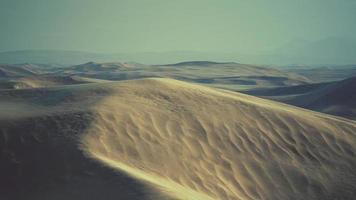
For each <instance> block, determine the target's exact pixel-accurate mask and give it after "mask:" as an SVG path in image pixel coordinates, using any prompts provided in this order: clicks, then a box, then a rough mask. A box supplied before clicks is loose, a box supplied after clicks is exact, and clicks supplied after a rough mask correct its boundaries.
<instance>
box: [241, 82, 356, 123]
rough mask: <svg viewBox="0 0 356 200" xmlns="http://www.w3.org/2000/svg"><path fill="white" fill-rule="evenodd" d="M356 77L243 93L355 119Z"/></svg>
mask: <svg viewBox="0 0 356 200" xmlns="http://www.w3.org/2000/svg"><path fill="white" fill-rule="evenodd" d="M355 91H356V77H352V78H348V79H345V80H342V81H335V82H327V83H317V84H307V85H298V86H291V87H277V88H260V89H254V90H248V91H244V92H245V93H247V94H252V95H257V96H261V97H264V98H269V99H273V100H277V101H281V102H285V103H288V104H292V105H296V106H300V107H303V108H307V109H311V110H315V111H319V112H324V113H328V114H332V115H338V116H342V117H346V118H349V119H353V120H355V119H356V93H355Z"/></svg>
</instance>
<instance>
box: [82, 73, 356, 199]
mask: <svg viewBox="0 0 356 200" xmlns="http://www.w3.org/2000/svg"><path fill="white" fill-rule="evenodd" d="M113 91H114V92H112V94H111V95H109V96H108V97H105V98H104V99H103V100H101V101H100V102H98V103H97V104H96V105H95V106H93V107H92V110H93V113H95V117H94V118H95V120H94V121H93V122H92V123H91V125H90V127H89V128H88V129H87V130H86V133H85V134H84V135H83V137H82V139H81V140H82V148H83V150H84V151H86V152H87V154H88V155H89V156H90V157H92V158H94V159H97V160H100V161H101V162H102V163H103V164H105V165H107V166H110V167H112V168H114V169H117V170H120V171H123V172H125V173H127V174H129V175H130V176H132V177H135V178H137V179H139V180H142V181H144V182H146V183H148V184H152V185H154V186H157V188H159V189H161V190H162V191H163V192H165V193H167V194H170V195H171V196H173V197H176V198H179V199H192V200H199V199H221V200H223V199H224V200H225V199H241V200H250V199H251V200H252V199H256V200H257V199H353V198H354V195H356V194H355V192H356V186H355V185H356V184H355V183H356V182H355V181H356V172H355V169H356V165H355V164H356V158H355V150H356V135H355V133H356V124H355V122H353V121H351V120H344V119H337V118H334V117H332V116H329V115H325V114H321V113H316V112H312V111H308V110H303V109H300V108H296V107H292V106H288V105H285V104H281V103H276V102H272V101H269V100H262V99H259V98H256V97H252V96H248V95H243V94H239V93H233V92H228V91H224V90H217V89H212V88H208V87H203V86H197V85H194V84H187V83H184V82H180V81H175V80H170V79H144V80H136V81H124V82H121V83H118V84H117V85H116V86H115V87H113Z"/></svg>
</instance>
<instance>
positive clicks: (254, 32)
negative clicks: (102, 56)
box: [0, 0, 356, 53]
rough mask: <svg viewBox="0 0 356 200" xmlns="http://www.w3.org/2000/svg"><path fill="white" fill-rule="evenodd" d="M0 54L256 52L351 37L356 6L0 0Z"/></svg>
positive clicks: (286, 0)
mask: <svg viewBox="0 0 356 200" xmlns="http://www.w3.org/2000/svg"><path fill="white" fill-rule="evenodd" d="M0 27H1V30H0V51H8V50H20V49H62V50H84V51H91V52H107V53H109V52H142V51H158V52H160V51H177V50H190V51H220V52H256V51H259V50H264V49H269V48H278V47H279V46H283V45H284V44H286V43H288V42H290V41H293V40H318V39H323V38H327V37H333V36H336V37H353V36H354V34H355V33H356V0H0Z"/></svg>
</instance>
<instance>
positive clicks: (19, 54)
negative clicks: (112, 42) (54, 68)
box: [0, 50, 113, 65]
mask: <svg viewBox="0 0 356 200" xmlns="http://www.w3.org/2000/svg"><path fill="white" fill-rule="evenodd" d="M112 59H113V56H111V55H106V54H98V53H90V52H81V51H61V50H23V51H9V52H2V53H0V63H3V64H19V63H44V64H59V65H75V64H80V63H85V62H88V61H91V60H93V61H101V62H106V61H113V60H112Z"/></svg>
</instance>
